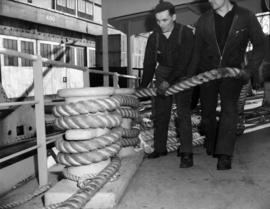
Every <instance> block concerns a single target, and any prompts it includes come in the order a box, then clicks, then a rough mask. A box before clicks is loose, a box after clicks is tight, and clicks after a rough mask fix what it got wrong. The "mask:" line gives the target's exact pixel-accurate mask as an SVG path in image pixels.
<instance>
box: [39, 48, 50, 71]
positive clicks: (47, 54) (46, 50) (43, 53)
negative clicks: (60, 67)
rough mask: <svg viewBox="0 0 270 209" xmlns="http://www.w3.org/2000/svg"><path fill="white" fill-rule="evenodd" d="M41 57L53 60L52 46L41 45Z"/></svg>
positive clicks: (44, 64)
mask: <svg viewBox="0 0 270 209" xmlns="http://www.w3.org/2000/svg"><path fill="white" fill-rule="evenodd" d="M40 56H41V57H44V58H47V59H52V50H51V44H44V43H40ZM42 65H43V66H49V65H48V64H46V63H43V64H42Z"/></svg>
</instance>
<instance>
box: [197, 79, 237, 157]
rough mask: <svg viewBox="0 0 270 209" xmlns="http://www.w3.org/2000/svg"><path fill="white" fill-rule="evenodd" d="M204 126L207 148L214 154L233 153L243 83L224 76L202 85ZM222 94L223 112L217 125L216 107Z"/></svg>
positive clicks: (230, 154) (201, 96) (201, 97)
mask: <svg viewBox="0 0 270 209" xmlns="http://www.w3.org/2000/svg"><path fill="white" fill-rule="evenodd" d="M200 88H201V91H200V99H201V105H202V128H203V130H204V131H205V134H206V149H207V151H208V152H210V153H212V154H224V155H229V156H232V155H233V151H234V145H235V141H236V129H237V120H238V110H237V109H238V107H237V106H238V105H237V103H238V98H239V95H240V91H241V88H242V83H241V81H240V80H238V79H234V78H224V79H219V80H214V81H210V82H208V83H204V84H203V85H201V86H200ZM218 94H219V95H220V104H221V114H220V120H219V127H217V120H216V116H217V114H216V107H217V102H218Z"/></svg>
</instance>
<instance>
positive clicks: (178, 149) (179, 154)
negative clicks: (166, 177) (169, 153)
mask: <svg viewBox="0 0 270 209" xmlns="http://www.w3.org/2000/svg"><path fill="white" fill-rule="evenodd" d="M176 156H177V157H180V156H181V152H180V146H178V148H177V150H176Z"/></svg>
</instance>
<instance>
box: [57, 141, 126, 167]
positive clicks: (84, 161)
mask: <svg viewBox="0 0 270 209" xmlns="http://www.w3.org/2000/svg"><path fill="white" fill-rule="evenodd" d="M120 149H121V142H120V141H117V142H116V143H114V144H111V145H109V146H107V147H104V148H102V149H98V150H95V151H92V152H83V153H74V154H65V153H61V152H59V153H58V155H57V162H59V163H61V164H64V165H67V166H79V165H89V164H91V163H97V162H100V161H103V160H107V159H108V158H109V157H113V156H115V155H116V154H117V153H118V152H119V151H120Z"/></svg>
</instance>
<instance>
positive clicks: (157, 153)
mask: <svg viewBox="0 0 270 209" xmlns="http://www.w3.org/2000/svg"><path fill="white" fill-rule="evenodd" d="M167 154H168V152H167V151H165V152H157V151H154V152H152V153H150V154H149V155H147V158H149V159H155V158H159V157H160V156H165V155H167Z"/></svg>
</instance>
